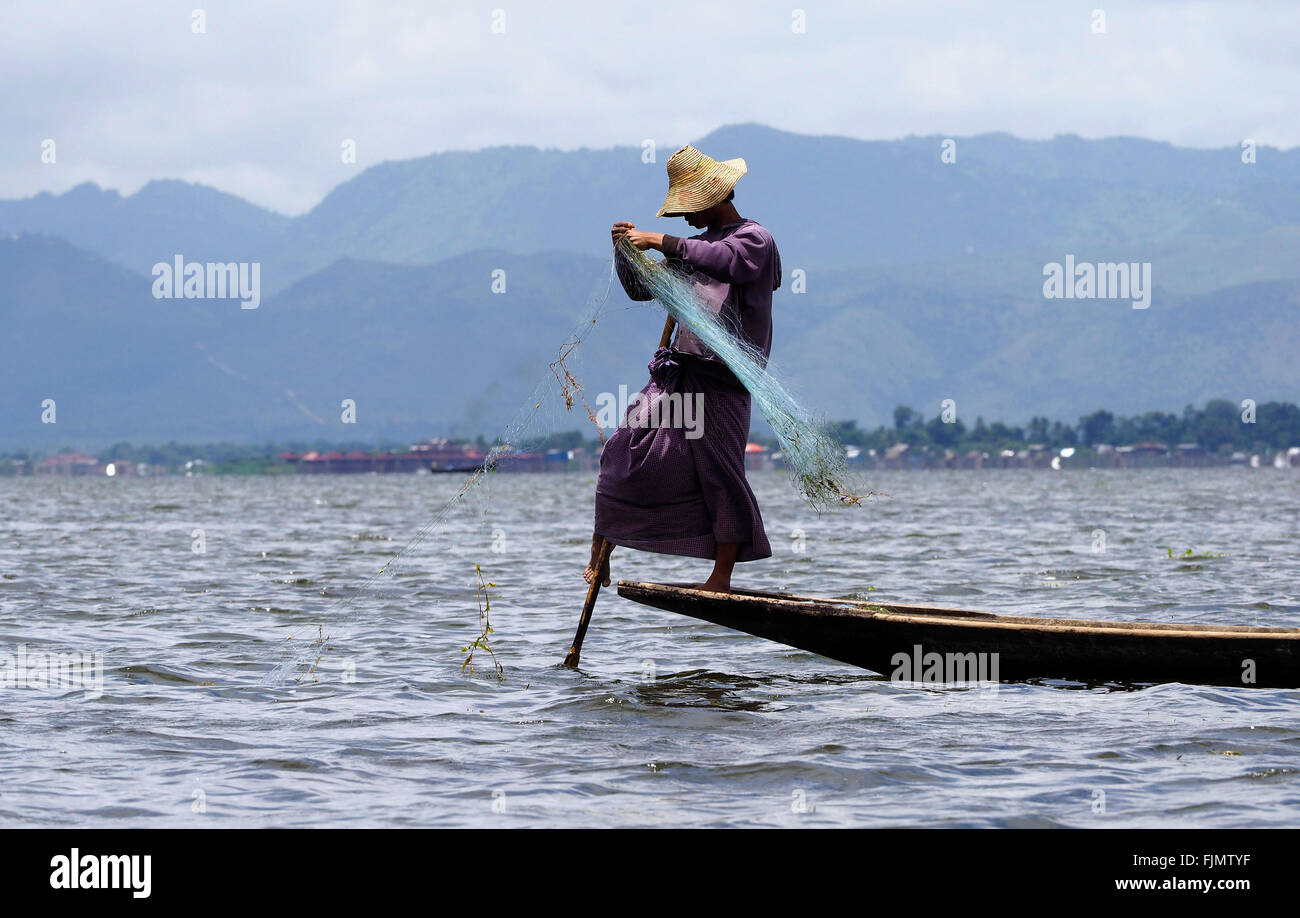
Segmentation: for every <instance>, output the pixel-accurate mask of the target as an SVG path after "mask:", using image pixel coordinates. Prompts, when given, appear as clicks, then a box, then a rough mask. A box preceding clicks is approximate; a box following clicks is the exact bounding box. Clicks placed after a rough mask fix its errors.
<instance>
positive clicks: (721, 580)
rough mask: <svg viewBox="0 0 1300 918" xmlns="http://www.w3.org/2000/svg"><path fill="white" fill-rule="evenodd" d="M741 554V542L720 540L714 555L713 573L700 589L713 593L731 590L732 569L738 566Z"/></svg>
mask: <svg viewBox="0 0 1300 918" xmlns="http://www.w3.org/2000/svg"><path fill="white" fill-rule="evenodd" d="M739 554H740V543H739V542H719V543H718V550H717V551H716V552H715V553H714V555H713V573H712V574H709V579H708V580H706V581H704V582H703V583H702V584H700V586H699V589H701V590H709V591H710V592H712V593H730V592H731V571H732V569H733V568H734V567H735V566H736V557H737V556H738V555H739Z"/></svg>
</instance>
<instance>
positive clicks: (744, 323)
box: [614, 220, 781, 360]
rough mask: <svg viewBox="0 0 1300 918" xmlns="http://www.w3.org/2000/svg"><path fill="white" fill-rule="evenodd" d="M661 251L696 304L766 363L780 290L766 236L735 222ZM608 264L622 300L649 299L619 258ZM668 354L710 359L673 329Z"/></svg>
mask: <svg viewBox="0 0 1300 918" xmlns="http://www.w3.org/2000/svg"><path fill="white" fill-rule="evenodd" d="M663 250H664V255H665V256H666V258H667V263H668V265H669V267H671V268H673V269H674V270H676V271H678V272H679V273H683V274H687V275H689V276H690V279H691V281H692V282H694V284H695V287H696V292H697V293H698V294H699V295H700V297H701V299H703V300H704V301H705V302H706V303H708V304H709V305H710V306H711V307H712V308H713V310H714V312H718V313H720V314H721V316H722V318H723V321H724V323H725V324H726V325H727V327H728V328H731V329H732V331H733V332H735V333H736V334H737V336H738V337H740V338H741V339H743V340H744V341H747V342H748V343H749V344H751V345H753V347H754V348H756V349H757V350H758V351H759V352H760V353H761V354H762V355H763V359H764V360H766V359H767V358H768V357H769V356H770V355H771V353H772V293H773V292H774V291H776V290H778V289H780V287H781V253H780V252H778V251H777V248H776V240H774V239H773V238H772V234H771V233H769V232H768V231H767V230H766V229H765V228H764V227H763V226H761V225H760V224H758V223H755V222H754V221H753V220H739V221H737V222H735V223H728V224H727V225H726V226H722V227H719V228H718V229H716V230H713V229H710V230H705V231H704V232H703V233H700V234H699V235H698V236H692V237H690V238H689V239H682V238H679V237H677V236H668V235H665V236H664V243H663ZM614 261H615V266H616V268H617V270H618V277H619V280H620V281H621V282H622V284H623V289H624V290H625V291H627V295H628V296H629V297H631V298H632V299H634V300H648V299H650V293H649V291H647V290H646V289H645V288H644V286H643V285H642V284H640V283H639V282H638V280H637V278H636V276H635V275H634V274H633V273H632V271H631V268H630V267H629V266H628V265H627V262H626V260H625V259H624V258H623V257H622V256H621V255H619V256H617V257H616V258H615V260H614ZM673 348H674V350H677V351H680V352H682V353H687V354H698V355H700V356H703V357H709V358H711V357H712V354H710V352H709V351H708V349H707V348H706V347H705V346H704V344H703V342H701V341H700V339H699V338H697V337H696V336H695V335H694V334H692V333H691V332H690V331H689V330H687V329H685V328H680V327H679V328H678V329H677V335H676V337H675V338H674V339H673Z"/></svg>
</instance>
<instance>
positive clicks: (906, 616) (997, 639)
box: [618, 580, 1300, 688]
mask: <svg viewBox="0 0 1300 918" xmlns="http://www.w3.org/2000/svg"><path fill="white" fill-rule="evenodd" d="M618 593H619V595H620V596H623V597H625V598H627V599H631V600H633V601H635V602H639V603H643V604H645V605H648V606H654V607H655V608H658V609H664V610H666V611H669V612H678V613H680V614H682V615H689V616H692V617H694V618H699V619H703V620H704V621H706V622H713V623H714V624H717V625H723V626H724V627H727V628H733V629H735V630H737V631H744V632H747V633H749V634H753V635H756V636H758V637H761V638H767V639H768V640H770V641H777V642H779V643H781V644H788V645H789V646H791V647H797V648H799V649H801V650H807V651H809V652H811V653H816V654H821V655H822V656H824V657H830V658H831V659H833V660H839V661H841V662H844V663H850V664H852V665H854V666H860V667H862V668H863V669H869V670H871V671H873V672H877V673H880V674H882V675H885V676H890V677H891V678H893V677H897V678H901V679H903V680H904V681H918V682H919V681H929V680H928V679H927V678H923V676H922V675H917V676H915V677H914V678H907V676H906V675H902V676H895V674H897V673H899V672H903V673H908V672H912V670H911V669H910V668H906V666H905V664H904V661H903V658H902V657H898V656H897V655H898V654H903V655H904V656H905V657H908V658H909V660H908V662H909V663H910V662H912V661H919V660H922V659H932V658H927V657H924V655H925V654H931V653H934V654H939V655H943V656H944V657H945V658H946V657H947V655H969V654H972V653H973V654H990V655H991V654H997V657H996V658H988V659H996V667H997V669H996V678H997V679H998V681H1001V682H1019V681H1026V680H1037V679H1066V680H1069V681H1074V682H1083V683H1094V684H1097V683H1129V684H1149V683H1157V682H1183V683H1188V684H1194V685H1236V686H1245V687H1248V688H1295V687H1300V628H1269V627H1249V626H1243V625H1174V624H1158V623H1155V622H1103V621H1090V620H1086V619H1069V618H1037V617H1029V616H1020V615H994V614H993V613H991V612H971V611H968V610H965V609H945V608H939V607H934V606H914V605H903V604H900V603H890V602H879V603H877V602H859V601H855V600H847V599H825V598H819V597H813V596H792V595H789V594H786V593H762V592H756V591H752V590H737V591H736V592H734V593H730V594H721V593H708V592H704V591H702V590H696V589H692V588H690V587H686V586H680V585H672V584H663V583H642V582H637V581H629V580H620V581H619V582H618ZM1248 661H1251V662H1248ZM972 672H973V671H972ZM982 672H985V673H986V674H987V672H989V671H988V670H985V671H982ZM1251 674H1253V677H1254V681H1253V682H1251V681H1248V678H1247V677H1248V676H1249V675H1251ZM943 681H949V680H943ZM957 681H974V679H973V678H971V679H963V680H957Z"/></svg>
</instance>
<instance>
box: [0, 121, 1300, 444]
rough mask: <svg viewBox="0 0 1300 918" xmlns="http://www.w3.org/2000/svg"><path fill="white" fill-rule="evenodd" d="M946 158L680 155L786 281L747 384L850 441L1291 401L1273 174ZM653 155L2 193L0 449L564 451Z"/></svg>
mask: <svg viewBox="0 0 1300 918" xmlns="http://www.w3.org/2000/svg"><path fill="white" fill-rule="evenodd" d="M944 140H945V138H943V137H938V136H935V137H910V138H906V139H903V140H895V141H859V140H853V139H849V138H843V137H814V136H805V135H797V134H790V133H785V132H781V131H776V130H773V129H771V128H766V127H762V126H758V125H737V126H732V127H726V128H722V129H720V130H718V131H715V132H714V133H713V134H711V135H709V136H707V137H705V138H701V139H700V140H698V141H696V144H697V145H698V146H699V147H700V148H701V149H704V150H705V151H706V152H709V153H711V154H713V155H716V156H718V157H719V158H729V157H733V156H744V157H745V159H746V160H747V162H748V165H749V170H750V171H749V174H748V175H747V176H746V177H745V178H744V179H743V180H742V182H741V184H740V185H739V186H738V188H737V198H736V203H737V206H738V208H739V209H740V211H741V212H742V214H744V215H745V216H749V217H753V218H754V219H757V220H759V221H760V222H762V223H764V225H766V226H767V227H768V228H769V229H771V230H772V232H773V234H774V235H775V237H776V239H777V241H778V245H779V246H780V248H781V252H782V259H783V262H784V264H785V269H786V284H785V286H784V287H783V290H782V291H781V292H779V293H778V294H777V296H776V300H775V305H774V310H775V347H774V356H773V364H772V365H773V368H774V369H775V370H776V371H777V372H778V373H779V374H780V375H781V376H782V378H783V379H786V380H787V381H788V382H789V383H790V384H791V386H792V387H793V389H794V390H795V391H796V392H797V393H798V394H799V395H800V396H801V397H802V399H803V400H804V401H805V402H806V403H807V404H809V405H810V406H811V407H813V408H814V409H816V410H818V411H820V412H822V413H823V414H825V415H826V416H827V417H828V418H833V419H840V418H853V419H856V420H858V421H859V423H860V424H863V425H874V424H877V423H882V422H888V420H889V418H890V417H891V414H892V411H893V408H894V406H895V405H898V404H909V405H911V406H912V407H915V408H917V409H919V410H921V411H923V412H925V413H926V414H927V415H933V414H936V413H938V410H939V403H940V401H941V400H943V399H946V398H952V399H954V400H955V401H956V402H957V406H958V412H959V415H961V416H963V417H966V418H967V419H968V420H970V421H973V419H974V418H975V416H977V415H980V416H983V417H985V418H986V419H989V420H992V419H995V418H997V419H1002V420H1008V421H1022V420H1024V419H1026V418H1028V417H1029V416H1030V415H1047V416H1050V417H1054V418H1060V419H1063V420H1067V421H1068V420H1073V419H1076V418H1077V417H1079V416H1080V415H1082V414H1084V413H1087V412H1089V411H1092V410H1095V409H1097V408H1101V407H1105V408H1108V409H1111V410H1113V411H1117V412H1138V411H1145V410H1148V409H1162V410H1179V409H1181V408H1182V407H1183V406H1184V405H1185V404H1188V403H1193V402H1195V403H1200V402H1203V401H1204V400H1205V399H1206V398H1208V397H1212V396H1222V397H1227V398H1232V399H1241V398H1254V399H1256V400H1257V401H1259V402H1261V403H1262V402H1264V401H1267V400H1270V399H1275V400H1290V401H1296V400H1297V390H1298V389H1300V361H1298V360H1297V359H1296V355H1297V354H1298V353H1300V323H1298V322H1297V318H1300V258H1297V255H1298V254H1300V218H1298V217H1297V216H1296V215H1297V214H1300V150H1290V151H1280V150H1274V149H1271V148H1267V147H1260V148H1259V149H1258V150H1256V151H1255V156H1256V161H1255V162H1253V163H1247V162H1243V161H1242V151H1241V150H1240V149H1237V148H1232V147H1229V148H1224V149H1219V150H1191V149H1179V148H1175V147H1172V146H1170V145H1168V144H1162V143H1154V142H1151V141H1144V140H1136V139H1132V138H1115V139H1106V140H1084V139H1081V138H1078V137H1072V136H1066V137H1057V138H1054V139H1052V140H1047V141H1031V140H1021V139H1017V138H1014V137H1010V136H1008V135H1004V134H990V135H981V136H977V137H970V138H954V139H953V141H954V143H953V145H950V149H953V150H955V153H956V161H955V162H951V163H949V162H944V161H943V159H942V158H941V153H942V152H943V150H944ZM670 152H671V150H659V151H657V153H656V157H655V159H656V161H655V162H649V163H647V162H643V161H642V159H643V157H642V148H641V147H639V146H638V147H616V148H613V149H609V150H586V149H583V150H575V151H558V150H539V149H535V148H524V147H500V148H490V149H485V150H480V151H475V152H453V153H440V154H435V155H432V156H427V157H422V158H419V159H415V160H409V161H403V162H390V163H384V164H381V165H378V166H374V167H372V168H369V169H366V170H364V171H362V172H360V173H359V174H358V175H357V176H356V177H355V178H353V179H351V180H350V181H347V182H345V183H343V184H342V185H340V186H338V187H337V188H335V189H334V190H333V191H331V192H330V193H329V194H328V195H326V196H325V198H324V199H323V200H322V201H321V202H320V204H319V205H317V206H316V207H315V208H313V209H312V210H311V211H309V212H307V213H305V214H302V215H299V216H295V217H288V216H285V215H281V214H277V213H274V212H271V211H269V210H266V209H264V208H260V207H258V206H256V205H254V204H252V203H249V202H247V201H244V200H242V199H240V198H238V197H235V196H232V195H229V194H226V193H224V192H220V191H217V190H215V189H212V188H207V187H204V186H200V185H193V184H188V183H183V182H178V181H171V180H167V181H155V182H151V183H149V184H148V185H146V186H144V187H143V188H141V189H140V190H139V191H137V192H135V193H134V194H130V195H125V196H123V195H121V194H119V193H118V192H116V191H112V190H104V189H100V188H98V187H96V186H94V185H81V186H78V187H76V188H73V189H72V190H70V191H68V192H66V193H64V194H59V195H54V194H49V193H41V194H38V195H36V196H34V197H31V198H26V199H22V200H10V201H0V234H2V235H0V363H2V364H3V366H4V367H5V379H6V385H5V386H4V387H3V389H2V390H0V448H14V447H38V448H47V449H48V448H57V447H59V446H63V445H68V444H76V445H85V446H87V447H90V446H93V445H95V444H96V443H102V442H105V441H114V440H134V441H136V442H146V441H157V440H166V439H177V440H191V441H192V440H199V439H239V440H260V439H289V438H296V437H307V438H317V437H324V438H331V439H356V438H368V437H374V438H380V437H417V436H428V435H430V434H437V433H449V434H465V435H470V434H477V433H483V434H486V435H488V436H489V437H491V436H494V435H495V434H497V433H499V432H500V431H501V430H502V428H503V427H504V426H505V425H506V424H507V423H508V422H509V421H510V419H511V418H512V417H514V416H516V414H517V413H518V412H519V411H520V409H521V407H522V408H525V409H526V408H527V407H528V406H527V405H526V404H525V403H526V402H528V400H529V399H530V398H532V397H533V391H534V387H535V386H536V385H537V383H538V382H539V381H541V382H542V383H543V385H542V387H541V390H540V396H538V400H539V401H543V402H548V405H547V409H546V411H547V421H548V423H554V424H557V425H561V426H562V427H564V428H568V429H571V428H574V427H581V426H583V425H584V423H585V421H584V419H583V418H582V417H581V416H580V414H573V415H569V414H567V413H566V412H564V411H563V410H562V409H556V408H555V405H556V404H558V400H559V397H560V395H559V388H560V387H559V384H558V383H555V382H554V380H553V379H551V377H550V375H549V371H548V364H549V363H550V362H551V361H553V360H555V359H556V357H557V355H558V354H559V352H560V348H561V346H562V345H563V344H564V343H565V341H566V340H568V336H569V335H570V333H571V332H572V330H573V329H574V327H575V324H576V323H578V322H579V321H580V320H582V318H583V317H584V315H586V314H587V312H588V310H589V308H590V304H591V302H592V301H593V299H600V297H601V295H602V294H603V292H604V291H605V290H606V289H607V288H608V286H609V277H610V265H609V236H608V227H609V224H610V223H612V222H613V221H614V220H616V219H629V220H632V221H633V222H635V223H637V224H638V225H639V226H642V227H643V228H654V229H659V230H662V231H665V232H673V233H677V234H687V233H689V232H690V230H688V229H687V228H686V227H685V225H684V223H683V222H682V221H680V220H655V219H654V218H653V216H651V215H652V214H653V213H654V211H655V209H657V207H658V205H659V202H660V201H661V200H662V195H663V191H664V188H665V184H666V180H665V177H664V171H663V161H664V160H665V159H666V158H667V155H668V154H669V153H670ZM177 255H181V256H183V258H184V259H185V260H186V261H187V262H199V263H208V262H222V263H224V262H257V263H258V264H259V265H260V269H261V283H262V291H261V303H260V305H259V306H258V308H257V309H241V308H240V304H239V302H238V301H237V300H234V299H215V298H214V299H158V298H155V297H154V295H153V278H152V277H151V271H152V269H153V266H154V265H155V264H157V263H159V262H163V263H169V264H170V263H171V262H172V261H173V259H174V258H175V257H176V256H177ZM1067 255H1071V256H1073V257H1074V259H1075V260H1077V261H1079V262H1109V261H1123V262H1137V263H1143V262H1148V263H1150V264H1151V266H1152V267H1151V273H1152V281H1153V283H1152V287H1153V290H1152V296H1151V302H1150V306H1149V307H1148V308H1146V309H1134V308H1133V305H1132V303H1130V302H1129V301H1127V300H1117V299H1091V300H1090V299H1070V300H1063V299H1046V298H1045V297H1044V295H1043V268H1044V265H1045V264H1048V263H1050V262H1061V261H1063V260H1064V259H1065V258H1066V256H1067ZM795 272H799V273H798V274H796V273H795ZM796 279H797V280H798V281H799V284H800V285H801V286H803V287H804V288H806V289H805V290H804V292H796V291H797V288H796V286H795V283H794V282H795V281H796ZM502 283H504V291H503V292H502V290H501V285H502ZM494 289H495V290H496V291H497V292H494ZM631 305H632V304H630V303H628V302H627V301H626V300H625V299H624V298H623V296H622V294H621V292H620V291H619V290H618V289H617V285H615V288H614V290H613V291H612V293H611V294H610V300H609V302H608V303H607V305H606V309H605V311H604V312H603V313H602V315H601V318H600V322H599V323H598V327H596V328H595V329H593V330H592V331H591V334H590V335H589V336H588V338H587V340H586V341H585V342H584V344H583V345H582V346H581V348H579V351H578V352H576V353H575V357H574V364H575V365H578V364H580V366H581V372H580V373H578V376H579V378H580V380H581V382H582V384H583V385H584V386H585V387H586V388H585V393H586V394H588V395H591V394H593V393H598V392H602V391H617V388H618V386H619V385H620V384H622V385H627V386H629V387H630V388H632V389H633V390H635V389H636V388H639V387H640V386H641V385H642V384H643V383H644V380H645V362H646V360H647V359H648V357H649V354H650V351H651V350H652V349H653V346H654V343H655V341H656V340H657V337H658V329H659V326H660V324H661V323H662V314H661V313H660V312H658V311H657V310H656V309H655V308H654V307H652V306H641V307H639V308H635V309H632V308H625V307H630V306H631ZM575 372H576V370H575ZM547 380H550V382H551V383H553V384H550V385H548V384H547ZM47 398H53V399H55V401H56V404H57V421H56V423H55V424H43V423H42V422H41V414H42V407H41V406H42V402H43V400H44V399H47ZM344 399H353V400H354V401H355V403H356V405H357V410H356V417H357V423H356V425H355V426H351V425H348V426H344V425H343V424H342V422H341V420H340V414H341V411H340V405H341V403H342V401H343V400H344Z"/></svg>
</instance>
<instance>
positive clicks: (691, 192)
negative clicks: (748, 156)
mask: <svg viewBox="0 0 1300 918" xmlns="http://www.w3.org/2000/svg"><path fill="white" fill-rule="evenodd" d="M748 171H749V169H748V168H747V167H746V166H745V161H744V160H743V159H729V160H727V161H726V162H721V163H720V162H718V161H717V160H716V159H714V158H713V157H711V156H705V155H704V154H703V153H701V152H700V151H699V150H697V149H695V148H694V147H691V146H685V147H682V148H681V149H680V150H678V151H677V152H676V153H674V154H673V155H672V156H671V157H670V158H669V160H668V196H667V197H666V198H664V206H663V207H661V208H659V213H657V214H655V216H656V217H664V216H668V217H675V216H677V215H678V214H693V213H698V212H699V211H701V210H708V209H709V208H710V207H712V206H713V205H714V204H717V203H718V202H719V201H722V200H725V199H726V197H727V195H729V194H731V190H732V189H733V188H735V187H736V182H738V181H740V177H741V176H742V175H744V174H745V173H746V172H748Z"/></svg>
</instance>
